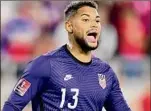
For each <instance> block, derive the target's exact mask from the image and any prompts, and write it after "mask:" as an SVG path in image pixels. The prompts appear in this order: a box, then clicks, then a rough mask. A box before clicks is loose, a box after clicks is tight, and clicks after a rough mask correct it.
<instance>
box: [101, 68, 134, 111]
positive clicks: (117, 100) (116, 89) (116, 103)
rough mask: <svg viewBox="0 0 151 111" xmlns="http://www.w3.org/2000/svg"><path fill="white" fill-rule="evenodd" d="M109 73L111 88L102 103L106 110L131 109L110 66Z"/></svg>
mask: <svg viewBox="0 0 151 111" xmlns="http://www.w3.org/2000/svg"><path fill="white" fill-rule="evenodd" d="M109 73H110V74H111V76H112V88H111V91H110V93H109V95H108V97H107V100H106V101H105V104H104V107H105V109H106V111H131V109H130V108H129V106H128V104H127V102H126V100H125V99H124V96H123V93H122V91H121V88H120V85H119V80H118V78H117V76H116V74H115V73H114V72H113V70H112V69H111V68H109Z"/></svg>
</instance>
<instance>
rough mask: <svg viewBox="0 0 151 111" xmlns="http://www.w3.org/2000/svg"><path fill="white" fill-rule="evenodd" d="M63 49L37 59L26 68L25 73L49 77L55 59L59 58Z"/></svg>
mask: <svg viewBox="0 0 151 111" xmlns="http://www.w3.org/2000/svg"><path fill="white" fill-rule="evenodd" d="M61 51H62V48H58V49H56V50H53V51H51V52H47V53H45V54H43V55H40V56H38V57H35V58H34V59H32V60H31V61H30V62H29V63H28V64H27V66H26V68H25V70H24V73H26V72H28V73H30V74H32V75H36V76H37V75H39V76H41V75H42V76H48V75H49V74H50V72H51V64H52V62H53V59H54V58H57V57H59V56H60V55H59V54H60V53H61Z"/></svg>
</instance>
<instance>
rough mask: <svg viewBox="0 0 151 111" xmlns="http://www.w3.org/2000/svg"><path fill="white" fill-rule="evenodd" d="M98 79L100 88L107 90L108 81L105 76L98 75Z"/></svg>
mask: <svg viewBox="0 0 151 111" xmlns="http://www.w3.org/2000/svg"><path fill="white" fill-rule="evenodd" d="M98 79H99V84H100V86H101V87H102V88H103V89H105V88H106V79H105V75H103V74H98Z"/></svg>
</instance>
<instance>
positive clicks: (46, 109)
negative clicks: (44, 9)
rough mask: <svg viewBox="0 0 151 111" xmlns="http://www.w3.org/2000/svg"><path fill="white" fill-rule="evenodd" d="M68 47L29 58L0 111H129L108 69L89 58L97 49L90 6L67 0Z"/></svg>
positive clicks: (97, 23) (96, 27)
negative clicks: (25, 110)
mask: <svg viewBox="0 0 151 111" xmlns="http://www.w3.org/2000/svg"><path fill="white" fill-rule="evenodd" d="M65 28H66V30H67V32H68V35H69V43H68V44H66V45H64V46H62V47H61V48H59V49H57V50H55V51H53V52H51V53H47V54H45V55H42V56H40V57H37V58H35V59H34V60H32V61H31V62H30V63H29V65H28V66H27V68H26V69H25V71H24V76H23V77H22V78H21V79H20V80H19V82H18V83H17V84H16V86H15V88H14V90H13V92H12V94H11V95H10V97H9V99H8V101H7V102H6V103H5V105H4V108H3V111H21V110H22V109H23V108H24V107H25V106H26V104H27V103H28V102H29V101H30V100H31V101H32V109H33V111H101V110H102V108H103V106H104V107H105V108H106V110H107V111H131V110H130V108H129V107H128V105H127V103H126V101H125V100H124V98H123V94H122V92H121V89H120V87H119V82H118V79H117V77H116V75H115V74H114V72H113V70H112V69H111V68H110V66H109V65H108V64H106V63H104V62H102V61H101V60H99V59H98V58H96V57H94V56H92V54H91V51H92V50H94V49H96V48H97V47H98V45H99V43H98V39H99V36H100V30H101V25H100V16H99V14H98V12H97V5H96V3H95V2H92V1H91V2H90V1H89V2H88V1H73V2H71V4H69V5H68V6H67V8H66V10H65Z"/></svg>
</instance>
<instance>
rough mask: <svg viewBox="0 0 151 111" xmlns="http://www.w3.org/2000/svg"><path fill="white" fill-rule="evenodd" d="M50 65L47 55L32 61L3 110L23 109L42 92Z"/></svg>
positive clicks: (19, 110) (20, 110)
mask: <svg viewBox="0 0 151 111" xmlns="http://www.w3.org/2000/svg"><path fill="white" fill-rule="evenodd" d="M49 66H50V64H49V60H48V59H47V58H46V57H38V58H37V59H35V60H33V61H32V62H30V63H29V64H28V65H27V67H26V68H25V70H24V74H23V76H22V77H21V78H20V79H19V80H18V82H17V84H16V85H15V87H14V88H13V91H12V92H11V94H10V96H9V98H8V100H7V101H6V102H5V104H4V107H3V110H2V111H22V109H23V108H24V107H25V106H26V105H27V104H28V103H29V101H30V100H32V98H34V97H35V96H36V95H38V94H40V93H41V92H42V90H44V88H45V86H46V85H45V84H46V82H47V81H48V75H49V73H50V67H49Z"/></svg>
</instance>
